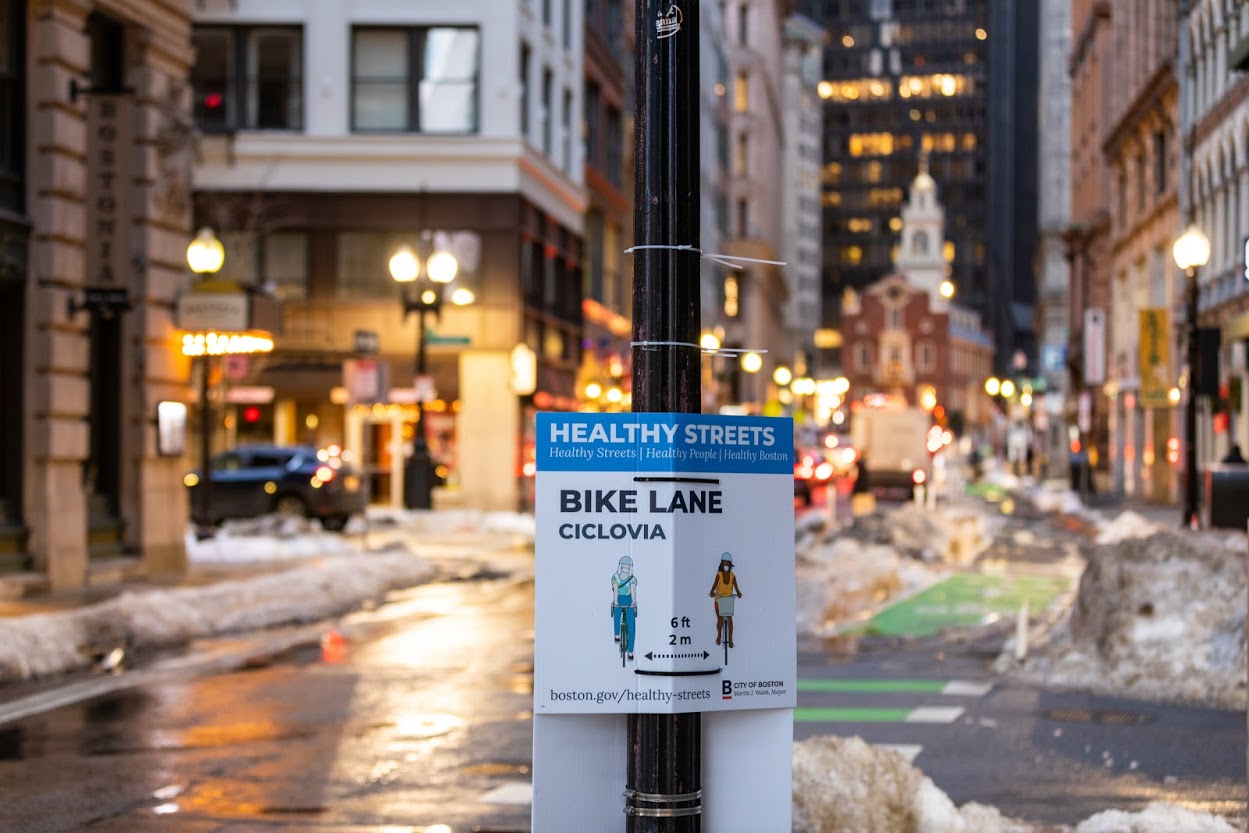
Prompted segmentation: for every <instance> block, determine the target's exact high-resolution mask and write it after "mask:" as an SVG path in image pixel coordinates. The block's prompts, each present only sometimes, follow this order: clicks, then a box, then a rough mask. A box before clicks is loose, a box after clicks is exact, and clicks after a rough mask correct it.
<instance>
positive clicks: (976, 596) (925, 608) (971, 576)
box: [858, 573, 1071, 637]
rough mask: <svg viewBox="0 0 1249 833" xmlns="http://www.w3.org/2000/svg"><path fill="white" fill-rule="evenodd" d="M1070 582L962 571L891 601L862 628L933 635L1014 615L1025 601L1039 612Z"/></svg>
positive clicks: (887, 633)
mask: <svg viewBox="0 0 1249 833" xmlns="http://www.w3.org/2000/svg"><path fill="white" fill-rule="evenodd" d="M1070 587H1071V581H1070V579H1068V578H1066V577H1064V576H1044V575H1017V576H1009V575H1005V576H1004V575H986V574H984V573H960V574H958V575H954V576H951V577H949V578H947V579H945V580H943V581H940V582H938V583H937V584H934V585H933V586H932V587H929V588H927V589H926V590H923V591H921V592H920V593H917V594H916V595H914V596H911V597H910V598H908V599H904V600H903V601H900V602H898V603H897V604H894V605H890V606H889V607H887V608H885V609H884V610H882V611H880V612H879V613H877V614H876V615H875V616H873V617H872V619H871V620H870V621H869V622H867V623H865V624H864V625H863V626H862V627H861V628H860V629H858V630H859V632H861V633H874V634H880V635H882V636H910V637H925V636H932V635H934V634H937V633H940V632H941V631H943V630H945V629H947V628H965V627H969V626H972V625H978V624H981V623H983V622H986V621H989V620H991V619H1000V618H1007V617H1009V618H1012V619H1013V618H1014V617H1015V616H1017V615H1018V614H1019V610H1020V608H1022V607H1023V604H1024V602H1027V603H1028V609H1029V610H1030V611H1032V612H1034V613H1039V612H1041V611H1043V610H1045V609H1046V608H1047V607H1049V606H1050V604H1051V603H1053V602H1054V600H1055V599H1057V598H1058V597H1059V596H1061V595H1062V594H1063V593H1065V592H1067V590H1068V589H1070Z"/></svg>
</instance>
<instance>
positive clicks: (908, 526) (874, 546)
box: [797, 504, 982, 637]
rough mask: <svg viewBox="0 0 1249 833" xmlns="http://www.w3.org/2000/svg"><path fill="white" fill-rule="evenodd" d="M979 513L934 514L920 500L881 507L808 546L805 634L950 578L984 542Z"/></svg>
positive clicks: (803, 554)
mask: <svg viewBox="0 0 1249 833" xmlns="http://www.w3.org/2000/svg"><path fill="white" fill-rule="evenodd" d="M981 535H982V532H981V527H980V525H979V518H978V516H975V515H970V514H966V515H965V514H961V513H958V512H948V513H930V512H926V511H924V510H923V509H920V508H919V507H916V506H914V505H913V504H906V505H904V506H902V507H899V508H897V509H892V510H879V509H878V510H877V511H875V512H872V513H870V514H867V515H862V516H859V517H857V518H855V519H854V521H853V523H851V524H850V525H848V526H846V527H843V528H841V529H838V530H835V531H834V532H833V533H832V534H831V536H829V537H827V538H824V539H820V538H816V539H815V540H814V541H813V542H811V543H809V544H808V545H806V546H800V547H799V548H798V554H797V620H798V633H799V635H801V636H812V637H828V636H833V635H836V634H837V633H838V632H839V631H841V630H842V629H843V628H844V627H845V626H847V625H849V624H852V623H854V622H856V621H858V620H860V619H862V618H864V617H866V616H868V615H870V614H871V613H873V612H875V611H876V610H877V609H878V608H879V607H880V606H881V605H882V604H885V603H888V602H890V601H893V600H895V599H898V598H901V597H904V596H909V595H913V594H914V593H917V592H919V591H920V590H922V589H924V588H925V587H928V586H929V585H931V584H934V583H936V582H937V581H939V580H940V579H941V578H943V577H944V576H945V574H946V573H945V565H949V564H961V563H965V562H966V561H968V560H970V559H971V557H972V556H973V554H974V552H975V551H976V550H977V549H978V548H979V546H980V543H981Z"/></svg>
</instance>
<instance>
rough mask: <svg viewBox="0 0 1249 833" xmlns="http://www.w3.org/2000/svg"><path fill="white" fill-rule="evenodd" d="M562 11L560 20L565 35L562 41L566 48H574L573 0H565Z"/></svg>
mask: <svg viewBox="0 0 1249 833" xmlns="http://www.w3.org/2000/svg"><path fill="white" fill-rule="evenodd" d="M562 12H563V13H562V14H561V15H560V20H561V21H562V34H563V37H562V39H561V41H560V42H561V43H563V45H564V48H565V49H572V0H564V4H563V9H562Z"/></svg>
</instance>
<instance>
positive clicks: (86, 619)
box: [0, 552, 436, 683]
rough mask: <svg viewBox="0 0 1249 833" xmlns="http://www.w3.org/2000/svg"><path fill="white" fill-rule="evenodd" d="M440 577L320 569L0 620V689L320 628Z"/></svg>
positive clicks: (408, 563)
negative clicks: (222, 641)
mask: <svg viewBox="0 0 1249 833" xmlns="http://www.w3.org/2000/svg"><path fill="white" fill-rule="evenodd" d="M435 572H436V570H435V568H434V567H433V565H431V564H430V563H429V562H427V561H425V560H424V559H421V558H417V557H415V556H413V555H412V554H411V553H407V552H391V553H384V554H369V555H367V556H364V555H357V556H348V557H339V558H332V559H318V560H317V561H315V562H313V563H309V564H306V565H303V566H300V567H297V568H294V569H290V570H285V571H282V572H277V573H270V574H267V575H262V576H255V577H251V578H245V579H236V580H230V581H222V582H217V583H215V584H211V585H207V586H203V587H179V588H173V589H153V590H141V591H131V592H126V593H123V594H122V595H120V596H118V597H116V598H114V599H111V600H109V601H105V602H100V603H99V604H95V605H91V606H89V607H85V608H81V609H78V610H71V611H63V612H57V613H42V614H36V615H32V616H22V617H14V618H12V619H0V683H5V682H10V681H12V680H21V679H29V678H32V677H40V676H45V675H50V674H58V673H63V672H66V671H72V670H75V669H80V668H86V667H88V666H90V665H91V664H92V663H93V662H95V661H96V660H97V659H98V658H99V657H100V656H102V655H103V654H106V653H107V652H109V651H112V650H113V649H115V648H122V649H124V650H126V651H135V650H140V651H141V650H152V649H160V648H172V647H176V646H179V645H183V644H186V643H187V642H189V641H190V640H192V639H196V638H200V637H206V636H213V635H217V634H224V633H233V632H238V631H246V630H251V629H255V628H264V627H271V626H274V625H282V624H292V623H301V622H314V621H317V620H319V619H324V618H327V617H330V616H335V615H338V614H341V613H344V612H346V611H348V610H351V609H352V608H354V607H355V606H356V605H358V604H359V603H360V602H361V601H363V600H366V599H374V598H378V597H380V596H382V595H383V594H384V593H386V592H387V591H388V590H392V589H397V588H401V587H410V586H413V585H416V584H421V583H423V582H426V581H429V580H430V579H431V578H433V576H434V574H435Z"/></svg>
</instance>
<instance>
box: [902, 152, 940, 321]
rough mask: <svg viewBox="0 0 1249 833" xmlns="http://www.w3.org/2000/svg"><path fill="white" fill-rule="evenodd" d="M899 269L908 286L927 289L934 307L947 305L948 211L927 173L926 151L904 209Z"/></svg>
mask: <svg viewBox="0 0 1249 833" xmlns="http://www.w3.org/2000/svg"><path fill="white" fill-rule="evenodd" d="M897 268H898V271H899V272H901V273H902V274H903V275H905V276H906V279H907V282H908V283H910V284H912V285H913V286H916V287H918V288H920V289H923V290H926V291H927V292H928V294H929V296H930V297H931V298H932V301H933V304H934V305H937V304H944V303H945V299H944V298H942V297H941V294H940V286H941V282H942V281H943V280H945V277H946V261H945V209H944V208H942V206H941V203H940V202H939V201H938V199H937V183H936V180H934V179H933V178H932V175H931V174H930V173H929V172H928V154H927V152H924V153H921V154H920V157H919V173H918V174H917V175H916V176H915V179H914V180H912V182H911V193H910V198H909V199H908V200H907V202H906V205H904V206H902V244H901V247H900V249H899V252H898V260H897ZM934 308H936V306H934Z"/></svg>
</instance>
